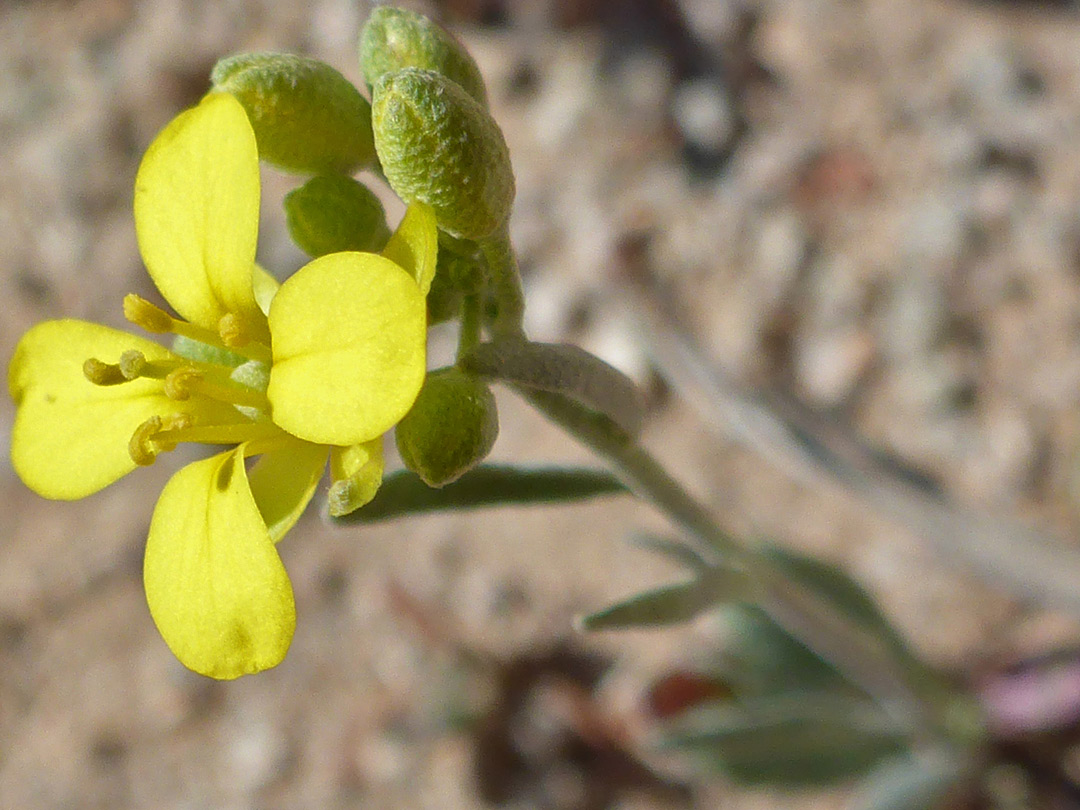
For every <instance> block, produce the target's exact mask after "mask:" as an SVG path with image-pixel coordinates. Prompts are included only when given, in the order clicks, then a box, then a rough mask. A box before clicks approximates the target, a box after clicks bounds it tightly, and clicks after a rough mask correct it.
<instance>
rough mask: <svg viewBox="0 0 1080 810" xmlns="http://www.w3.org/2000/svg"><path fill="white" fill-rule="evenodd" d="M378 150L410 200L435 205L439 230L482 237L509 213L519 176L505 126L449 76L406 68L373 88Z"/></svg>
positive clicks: (392, 179)
mask: <svg viewBox="0 0 1080 810" xmlns="http://www.w3.org/2000/svg"><path fill="white" fill-rule="evenodd" d="M373 95H374V103H373V105H372V125H373V128H374V132H375V148H376V150H377V151H378V153H379V160H380V162H381V163H382V167H383V171H384V172H385V174H386V179H387V181H389V183H390V185H391V187H393V189H394V191H395V192H397V194H398V196H399V197H401V198H402V199H403V200H405V201H406V202H413V201H415V200H420V201H421V202H425V203H427V204H428V205H430V206H431V207H432V208H433V209H434V210H435V216H436V219H437V220H438V223H439V227H440V228H443V229H444V230H446V231H448V232H449V233H451V234H452V235H454V236H458V237H464V238H466V239H483V238H485V237H487V236H490V235H491V234H492V233H494V232H495V231H496V230H497V229H498V228H499V227H500V226H502V225H503V223H505V222H506V219H507V217H508V216H509V215H510V207H511V205H512V204H513V202H514V173H513V169H512V168H511V166H510V155H509V153H508V152H507V149H506V141H504V140H503V135H502V131H501V130H500V129H499V125H498V124H496V123H495V119H493V118H492V117H491V115H489V114H488V112H487V110H486V109H484V107H482V106H481V105H480V104H479V103H478V102H477V101H476V100H475V99H473V98H472V97H471V96H470V95H469V94H468V93H466V92H465V91H464V90H462V89H461V87H460V86H458V85H457V84H456V83H454V82H453V81H451V80H450V79H447V78H446V77H445V76H443V75H441V74H439V73H435V72H433V71H430V70H422V69H419V68H405V69H404V70H399V71H397V72H396V73H387V74H385V75H383V76H382V78H380V79H379V81H378V83H377V84H376V85H375V89H374V91H373Z"/></svg>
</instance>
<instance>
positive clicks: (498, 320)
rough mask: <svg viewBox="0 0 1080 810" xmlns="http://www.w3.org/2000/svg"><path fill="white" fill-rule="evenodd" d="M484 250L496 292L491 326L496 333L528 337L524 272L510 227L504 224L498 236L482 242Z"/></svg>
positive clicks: (481, 246)
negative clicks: (525, 321) (525, 323)
mask: <svg viewBox="0 0 1080 810" xmlns="http://www.w3.org/2000/svg"><path fill="white" fill-rule="evenodd" d="M480 250H481V251H482V252H483V254H484V258H485V259H486V260H487V265H488V272H489V274H490V277H491V284H492V287H493V292H494V294H495V307H496V315H495V321H494V323H492V325H491V332H492V336H493V337H516V338H521V337H524V336H525V329H524V327H523V326H522V319H523V318H524V316H525V294H524V293H523V292H522V290H521V275H520V273H519V272H518V264H517V257H516V256H515V255H514V248H513V246H512V245H511V244H510V232H509V230H508V229H507V227H506V226H505V225H504V226H503V228H502V230H500V231H498V232H497V233H496V234H495V235H494V236H490V237H488V238H487V239H484V240H483V241H481V242H480Z"/></svg>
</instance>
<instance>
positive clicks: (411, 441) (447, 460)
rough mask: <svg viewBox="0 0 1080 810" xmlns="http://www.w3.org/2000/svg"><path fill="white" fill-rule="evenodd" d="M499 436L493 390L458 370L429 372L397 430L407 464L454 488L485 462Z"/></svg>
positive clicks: (427, 480)
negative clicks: (455, 482)
mask: <svg viewBox="0 0 1080 810" xmlns="http://www.w3.org/2000/svg"><path fill="white" fill-rule="evenodd" d="M498 435H499V414H498V411H497V410H496V408H495V397H494V395H493V394H492V393H491V389H489V388H488V387H487V385H486V384H485V383H484V382H483V380H481V379H480V378H479V377H475V376H473V375H471V374H466V373H465V372H463V371H461V370H460V369H457V368H444V369H440V370H438V371H433V372H431V373H430V374H428V376H427V379H426V380H425V381H424V387H423V388H421V389H420V395H419V396H418V397H417V398H416V402H415V404H414V405H413V406H412V410H410V411H409V412H408V413H407V414H405V418H404V419H402V420H401V421H400V422H399V423H398V426H397V429H396V431H395V436H396V439H397V447H398V452H400V453H401V460H402V461H404V462H405V466H406V467H408V468H409V469H410V470H412V471H413V472H414V473H416V474H417V475H419V476H420V477H421V478H422V479H423V480H424V482H425V483H426V484H427V485H428V486H431V487H441V486H443V485H445V484H449V483H450V482H451V481H455V480H457V479H458V478H460V477H461V476H462V475H464V474H465V473H467V472H468V471H469V470H471V469H472V468H473V467H475V466H476V465H477V464H479V463H480V462H481V461H483V460H484V458H485V457H486V456H487V454H488V453H489V452H490V451H491V447H492V445H493V444H495V439H496V437H497V436H498Z"/></svg>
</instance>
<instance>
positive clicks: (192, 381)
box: [165, 366, 202, 400]
mask: <svg viewBox="0 0 1080 810" xmlns="http://www.w3.org/2000/svg"><path fill="white" fill-rule="evenodd" d="M201 379H202V374H201V373H200V372H198V371H197V370H196V369H193V368H192V367H191V366H180V368H177V369H173V370H172V371H170V372H169V373H168V374H166V375H165V396H167V397H168V398H169V399H177V400H183V399H188V398H189V397H190V396H191V393H192V391H193V390H194V388H195V385H196V384H197V383H198V382H199V380H201Z"/></svg>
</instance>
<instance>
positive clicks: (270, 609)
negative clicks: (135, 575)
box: [143, 446, 296, 678]
mask: <svg viewBox="0 0 1080 810" xmlns="http://www.w3.org/2000/svg"><path fill="white" fill-rule="evenodd" d="M243 449H244V448H243V446H240V447H238V448H236V449H235V450H231V451H229V452H227V453H221V454H219V455H216V456H213V457H212V458H208V459H204V460H202V461H196V462H195V463H194V464H189V465H188V466H186V467H184V468H183V469H182V470H180V471H179V472H178V473H176V474H175V475H174V476H173V477H172V478H171V479H170V480H169V483H168V484H166V485H165V489H164V490H163V491H162V493H161V499H160V500H159V501H158V504H157V507H156V508H155V509H154V517H153V519H152V520H151V521H150V536H149V538H148V539H147V541H146V560H145V563H144V566H143V584H144V585H145V586H146V601H147V604H149V606H150V615H151V616H152V617H153V619H154V623H155V624H156V625H157V628H158V630H159V631H160V632H161V635H162V637H163V638H164V639H165V643H166V644H168V645H169V649H171V650H172V651H173V654H175V655H176V657H177V658H179V659H180V662H181V663H182V664H184V666H186V667H189V668H190V669H193V670H195V671H196V672H198V673H200V674H202V675H209V676H210V677H211V678H236V677H239V676H240V675H247V674H250V673H252V672H259V671H261V670H264V669H269V668H270V667H272V666H276V665H277V664H278V663H280V662H281V660H282V659H283V658H284V657H285V653H286V652H287V651H288V649H289V644H290V642H291V641H292V636H293V630H294V629H295V628H296V608H295V605H294V602H293V592H292V586H291V585H290V584H289V577H288V575H287V574H286V573H285V567H284V566H283V565H282V564H281V558H280V557H278V553H277V550H276V549H275V548H274V544H273V542H272V541H271V540H270V535H269V534H268V533H267V531H266V526H265V525H263V521H262V516H261V515H260V514H259V509H258V507H257V506H256V505H255V499H254V497H252V494H251V488H250V487H249V486H248V480H247V475H246V473H245V472H244V453H243Z"/></svg>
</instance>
